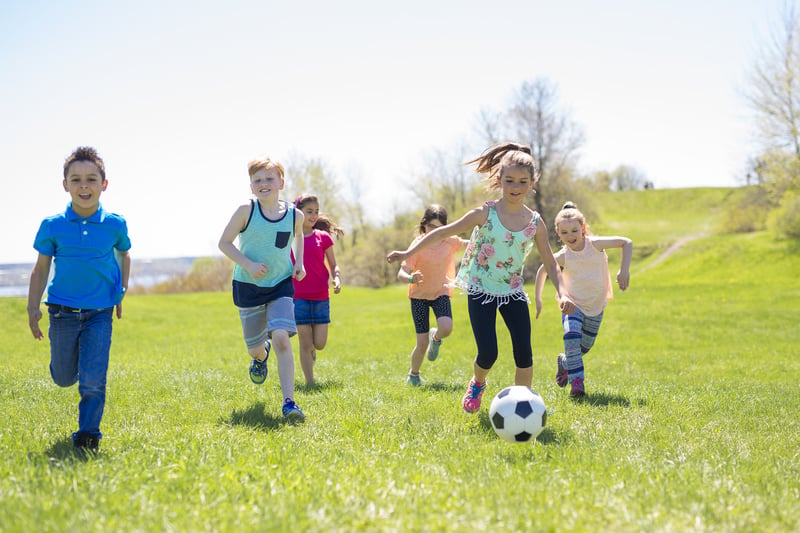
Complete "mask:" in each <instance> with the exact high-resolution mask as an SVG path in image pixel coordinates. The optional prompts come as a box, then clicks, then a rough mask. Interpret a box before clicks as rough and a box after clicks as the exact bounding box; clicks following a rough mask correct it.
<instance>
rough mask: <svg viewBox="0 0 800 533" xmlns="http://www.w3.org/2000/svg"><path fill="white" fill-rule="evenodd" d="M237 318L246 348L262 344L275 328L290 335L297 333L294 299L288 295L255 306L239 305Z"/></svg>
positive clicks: (270, 336)
mask: <svg viewBox="0 0 800 533" xmlns="http://www.w3.org/2000/svg"><path fill="white" fill-rule="evenodd" d="M239 318H240V319H241V321H242V331H243V333H244V342H245V344H246V345H247V348H248V349H250V348H256V347H258V346H263V345H264V343H265V342H267V337H269V338H272V332H273V331H275V330H276V329H282V330H284V331H287V332H288V333H289V336H290V337H291V336H293V335H295V334H296V333H297V327H296V326H295V323H294V300H292V298H289V297H288V296H284V297H282V298H278V299H277V300H273V301H271V302H269V303H268V304H264V305H258V306H256V307H240V308H239Z"/></svg>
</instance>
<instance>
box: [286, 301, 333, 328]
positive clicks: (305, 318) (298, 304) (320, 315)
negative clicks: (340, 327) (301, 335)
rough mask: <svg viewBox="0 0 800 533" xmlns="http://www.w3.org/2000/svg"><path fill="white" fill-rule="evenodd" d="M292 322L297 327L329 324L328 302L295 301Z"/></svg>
mask: <svg viewBox="0 0 800 533" xmlns="http://www.w3.org/2000/svg"><path fill="white" fill-rule="evenodd" d="M294 321H295V323H296V324H297V325H298V326H313V325H316V324H330V323H331V302H330V300H295V301H294Z"/></svg>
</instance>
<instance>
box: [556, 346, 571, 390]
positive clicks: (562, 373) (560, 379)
mask: <svg viewBox="0 0 800 533" xmlns="http://www.w3.org/2000/svg"><path fill="white" fill-rule="evenodd" d="M566 360H567V356H566V355H564V354H563V353H560V354H558V359H557V360H556V365H557V367H558V370H556V385H558V386H559V387H562V388H563V387H566V386H567V382H568V381H569V375H568V374H567V369H566V368H564V363H565V362H566Z"/></svg>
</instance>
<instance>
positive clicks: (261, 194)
mask: <svg viewBox="0 0 800 533" xmlns="http://www.w3.org/2000/svg"><path fill="white" fill-rule="evenodd" d="M281 189H283V178H282V177H281V175H280V172H278V169H276V168H274V167H273V168H268V169H264V168H262V169H259V170H257V171H256V172H255V173H253V175H252V176H251V177H250V190H251V191H253V194H254V195H255V196H256V198H258V199H259V200H274V201H275V202H277V201H278V195H279V194H280V191H281Z"/></svg>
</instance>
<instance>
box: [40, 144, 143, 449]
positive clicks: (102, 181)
mask: <svg viewBox="0 0 800 533" xmlns="http://www.w3.org/2000/svg"><path fill="white" fill-rule="evenodd" d="M62 185H63V187H64V190H65V191H66V192H67V193H69V195H70V199H71V200H70V202H69V204H67V208H66V210H65V211H64V212H63V213H60V214H58V215H54V216H51V217H48V218H45V219H44V220H43V221H42V223H41V225H40V226H39V231H38V232H37V233H36V238H35V239H34V242H33V247H34V249H35V250H36V251H37V252H39V256H38V258H37V259H36V263H35V264H34V266H33V271H32V272H31V279H30V287H29V289H28V326H29V327H30V329H31V333H33V337H34V338H35V339H37V340H41V339H42V338H43V337H44V335H43V334H42V330H41V329H39V321H40V320H41V319H42V312H41V309H40V305H41V301H42V295H43V294H44V290H45V287H46V288H47V301H46V302H45V305H47V313H48V315H49V319H50V326H49V330H48V337H49V339H50V375H51V376H52V377H53V381H54V382H55V384H56V385H58V386H59V387H69V386H71V385H74V384H75V383H76V382H77V383H78V392H79V393H80V397H81V399H80V403H79V404H78V431H76V432H75V433H73V434H72V444H73V445H74V446H75V448H77V449H79V450H89V451H91V452H97V450H98V446H99V445H100V439H101V438H103V434H102V433H101V431H100V421H101V420H102V418H103V410H104V409H105V404H106V375H107V373H108V359H109V354H110V351H111V330H112V321H113V316H112V315H113V314H114V310H115V308H116V315H117V318H118V319H120V318H122V298H123V296H125V291H126V290H127V288H128V277H129V275H130V270H131V258H130V255H129V254H128V250H130V248H131V241H130V239H129V238H128V226H127V224H126V222H125V219H124V218H123V217H121V216H119V215H116V214H114V213H111V212H109V211H106V210H105V209H103V206H102V205H101V204H100V195H101V194H102V193H103V192H104V191H105V190H106V187H108V180H107V179H106V167H105V163H104V162H103V159H102V158H101V157H100V156H99V155H98V154H97V151H96V150H95V149H94V148H91V147H88V146H81V147H79V148H77V149H76V150H75V151H74V152H72V153H71V154H70V155H69V156H68V157H67V159H66V161H65V162H64V181H63V182H62ZM51 264H54V265H55V273H54V275H53V279H52V280H51V281H50V283H49V284H48V282H47V280H48V278H49V276H50V265H51Z"/></svg>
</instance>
